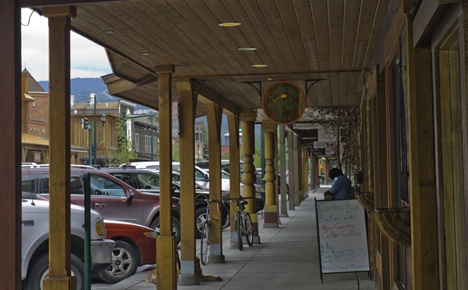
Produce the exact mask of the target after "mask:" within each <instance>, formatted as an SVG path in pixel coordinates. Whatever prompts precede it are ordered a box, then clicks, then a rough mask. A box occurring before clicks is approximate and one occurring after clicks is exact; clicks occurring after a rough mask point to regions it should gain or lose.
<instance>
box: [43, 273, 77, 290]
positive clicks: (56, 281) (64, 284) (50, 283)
mask: <svg viewBox="0 0 468 290" xmlns="http://www.w3.org/2000/svg"><path fill="white" fill-rule="evenodd" d="M43 287H44V289H63V290H76V277H75V276H70V277H46V278H45V279H44V283H43Z"/></svg>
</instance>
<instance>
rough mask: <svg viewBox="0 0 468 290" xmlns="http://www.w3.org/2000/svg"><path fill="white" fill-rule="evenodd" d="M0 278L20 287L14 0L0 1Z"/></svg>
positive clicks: (18, 17)
mask: <svg viewBox="0 0 468 290" xmlns="http://www.w3.org/2000/svg"><path fill="white" fill-rule="evenodd" d="M0 6H1V8H0V39H1V40H2V41H0V51H1V52H2V53H1V54H0V67H1V68H2V69H1V70H0V92H1V94H2V97H1V98H2V105H1V106H0V124H2V126H0V136H2V141H1V144H2V145H1V146H2V150H0V172H2V174H0V182H1V184H2V187H3V191H4V192H5V193H8V194H4V195H3V197H2V202H1V203H0V212H1V215H2V220H3V222H2V223H1V225H0V236H1V237H3V238H1V239H0V248H1V249H2V250H3V253H2V263H0V281H1V284H2V288H4V289H21V270H20V269H21V165H20V164H21V157H22V152H23V149H22V146H21V9H20V7H19V6H18V3H17V2H15V1H3V2H2V4H0Z"/></svg>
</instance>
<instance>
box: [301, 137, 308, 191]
mask: <svg viewBox="0 0 468 290" xmlns="http://www.w3.org/2000/svg"><path fill="white" fill-rule="evenodd" d="M308 161H309V156H308V154H307V147H306V146H304V145H302V164H303V167H302V168H304V169H303V170H302V172H303V176H304V179H303V181H304V186H303V189H302V192H303V196H302V200H304V199H306V198H307V197H308V196H309V166H308V163H309V162H308Z"/></svg>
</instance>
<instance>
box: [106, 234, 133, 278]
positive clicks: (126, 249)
mask: <svg viewBox="0 0 468 290" xmlns="http://www.w3.org/2000/svg"><path fill="white" fill-rule="evenodd" d="M137 264H138V256H137V252H136V251H135V249H134V248H133V247H132V246H131V245H130V244H129V243H127V242H124V241H115V246H114V249H113V250H112V264H111V265H110V266H109V268H107V269H104V270H101V271H99V278H101V280H102V281H104V282H106V283H109V284H115V283H117V282H120V281H122V280H123V279H126V278H128V277H130V276H132V275H133V274H135V272H136V270H137V267H138V265H137Z"/></svg>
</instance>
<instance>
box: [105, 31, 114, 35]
mask: <svg viewBox="0 0 468 290" xmlns="http://www.w3.org/2000/svg"><path fill="white" fill-rule="evenodd" d="M104 32H105V33H107V34H112V33H114V30H104Z"/></svg>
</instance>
